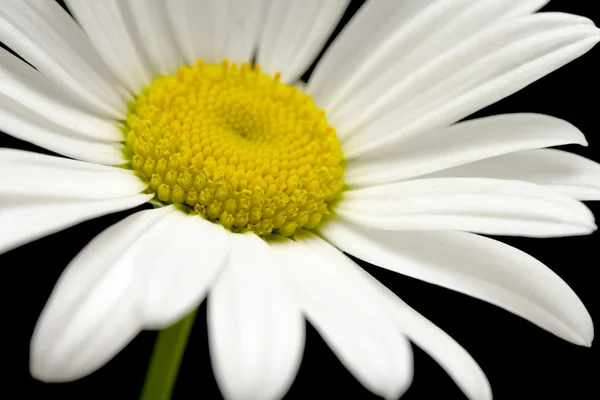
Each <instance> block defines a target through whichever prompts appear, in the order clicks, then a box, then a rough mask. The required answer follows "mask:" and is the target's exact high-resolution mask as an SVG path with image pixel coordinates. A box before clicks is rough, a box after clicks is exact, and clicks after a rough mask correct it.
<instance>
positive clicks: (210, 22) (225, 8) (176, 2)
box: [167, 0, 267, 64]
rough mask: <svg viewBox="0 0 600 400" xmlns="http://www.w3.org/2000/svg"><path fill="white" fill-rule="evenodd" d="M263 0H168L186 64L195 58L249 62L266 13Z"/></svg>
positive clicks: (169, 10)
mask: <svg viewBox="0 0 600 400" xmlns="http://www.w3.org/2000/svg"><path fill="white" fill-rule="evenodd" d="M266 6H267V1H266V0H256V1H247V0H170V1H169V7H167V11H168V13H169V16H170V18H171V22H172V25H173V29H174V32H175V37H176V39H177V42H178V43H179V46H180V48H181V50H182V52H183V56H184V59H185V61H186V62H187V63H188V64H195V63H196V60H197V59H198V58H202V59H203V60H204V62H205V63H209V64H215V63H220V62H221V61H222V60H223V58H225V57H227V58H229V61H235V62H237V63H241V62H250V61H252V56H253V53H254V51H255V50H256V46H257V42H258V39H259V36H260V30H261V28H262V22H263V21H262V20H263V18H264V15H265V13H266Z"/></svg>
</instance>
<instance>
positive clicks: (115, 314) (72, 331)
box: [30, 207, 174, 382]
mask: <svg viewBox="0 0 600 400" xmlns="http://www.w3.org/2000/svg"><path fill="white" fill-rule="evenodd" d="M173 210H174V208H173V207H164V208H162V209H157V210H146V211H142V212H139V213H136V214H133V215H131V216H129V217H128V218H126V219H124V220H122V221H121V222H119V223H117V224H115V225H113V226H111V227H110V228H108V229H106V230H105V231H104V232H102V233H101V234H100V235H98V236H97V237H96V238H94V239H93V240H92V241H91V242H90V243H89V244H88V245H87V246H86V247H85V248H84V249H83V250H82V251H81V252H80V253H79V254H78V255H77V256H76V257H75V258H74V259H73V261H72V262H71V263H70V264H69V265H68V266H67V268H66V269H65V271H64V272H63V274H62V276H61V277H60V279H59V280H58V282H57V284H56V286H55V287H54V290H53V292H52V295H51V296H50V299H49V300H48V303H47V304H46V307H45V308H44V311H43V312H42V315H41V316H40V319H39V321H38V323H37V325H36V328H35V331H34V334H33V338H32V342H31V362H30V369H31V373H32V375H33V376H34V377H35V378H37V379H39V380H42V381H47V382H62V381H69V380H74V379H78V378H81V377H83V376H85V375H88V374H90V373H92V372H94V371H95V370H96V369H98V368H100V367H101V366H102V365H104V364H105V363H106V362H108V361H109V360H110V359H111V358H112V357H114V355H115V354H117V353H118V352H119V351H120V350H121V349H122V348H123V347H125V345H126V344H127V343H128V342H129V341H130V340H131V339H133V338H134V337H135V336H136V335H137V333H138V332H139V331H140V330H141V329H142V328H143V321H142V318H141V313H140V312H139V309H138V307H137V305H138V298H139V293H140V290H139V285H138V281H139V279H137V278H138V271H137V268H138V266H137V265H136V263H135V262H133V257H134V256H135V255H136V253H137V252H138V250H139V245H138V242H139V238H140V237H143V233H144V232H145V231H146V230H147V229H149V228H150V227H151V226H152V225H153V224H154V223H155V222H156V221H157V220H159V219H160V218H162V217H163V216H164V215H165V214H166V213H169V212H171V211H173Z"/></svg>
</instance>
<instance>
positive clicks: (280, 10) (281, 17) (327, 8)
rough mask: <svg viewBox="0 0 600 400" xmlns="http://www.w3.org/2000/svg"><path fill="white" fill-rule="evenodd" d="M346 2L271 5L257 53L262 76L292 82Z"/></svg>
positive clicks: (319, 46) (318, 48)
mask: <svg viewBox="0 0 600 400" xmlns="http://www.w3.org/2000/svg"><path fill="white" fill-rule="evenodd" d="M348 3H349V1H348V0H325V1H323V0H304V1H290V0H287V1H274V2H272V3H271V5H270V7H269V11H268V14H267V20H266V22H265V27H264V30H263V33H262V37H261V40H260V47H259V49H258V63H259V64H261V65H262V66H263V67H264V68H265V71H266V72H270V73H274V72H276V71H281V72H282V78H281V79H282V81H284V82H287V83H289V82H294V81H296V80H297V79H299V78H300V76H301V75H302V73H303V72H304V71H306V69H307V68H308V67H309V66H310V64H311V63H312V62H313V60H314V59H315V58H316V56H317V55H318V54H319V52H320V51H321V49H322V48H323V46H324V45H325V42H326V41H327V39H328V38H329V36H330V35H331V33H332V32H333V30H334V28H335V27H336V25H337V23H338V22H339V20H340V18H341V17H342V14H343V13H344V11H345V10H346V7H347V6H348Z"/></svg>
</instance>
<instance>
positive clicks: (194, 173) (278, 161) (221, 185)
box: [125, 60, 344, 238]
mask: <svg viewBox="0 0 600 400" xmlns="http://www.w3.org/2000/svg"><path fill="white" fill-rule="evenodd" d="M279 77H280V75H279V74H275V76H273V77H272V76H270V75H267V74H265V73H261V72H260V67H259V66H254V67H251V66H250V65H249V64H246V63H244V64H242V65H241V66H239V67H238V66H237V65H236V64H235V63H232V64H230V63H229V62H228V61H227V60H224V61H223V63H222V64H203V63H202V60H199V61H198V63H197V64H196V65H193V66H184V67H181V68H179V70H178V71H177V74H176V75H175V76H161V77H158V78H156V79H155V80H154V81H153V82H152V83H151V84H150V85H149V86H148V87H146V88H145V89H144V90H143V92H142V93H140V94H139V95H138V96H137V97H136V99H135V101H134V102H132V103H131V104H130V108H129V113H128V115H127V119H126V122H125V133H126V145H127V148H128V149H129V151H130V157H131V164H132V168H133V169H134V170H135V171H137V172H138V174H139V175H140V177H141V178H142V179H145V180H147V181H148V182H149V183H150V189H151V190H152V191H154V192H155V193H156V196H155V200H158V201H160V202H162V203H164V204H171V203H176V204H181V205H183V206H184V207H182V208H183V209H184V210H186V211H187V212H189V213H190V214H197V215H199V216H202V217H203V218H206V219H207V220H210V221H213V222H216V223H219V224H221V225H223V226H224V227H225V228H227V229H230V230H232V231H234V232H242V231H246V230H250V231H252V232H254V233H256V234H257V235H259V236H262V237H265V238H266V237H268V236H270V235H271V234H277V235H282V236H291V235H293V234H294V232H296V230H297V229H299V228H307V229H312V228H315V227H317V226H318V225H319V223H320V222H321V219H322V218H323V216H325V215H326V214H328V213H329V212H330V210H329V205H330V204H331V202H332V201H333V200H334V199H335V197H336V196H337V195H338V194H339V192H340V191H341V189H342V187H343V185H344V181H343V174H344V169H343V154H342V151H341V147H340V142H339V140H338V139H337V137H336V134H335V129H333V128H332V127H331V126H329V125H328V123H327V120H326V118H325V113H324V112H323V111H321V110H319V109H318V108H317V107H316V105H315V103H314V102H313V100H312V99H311V97H310V96H309V95H308V94H305V93H302V92H300V91H299V90H298V88H297V87H295V86H290V85H286V84H284V83H282V82H280V80H279Z"/></svg>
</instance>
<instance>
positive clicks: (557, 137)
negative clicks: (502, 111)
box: [344, 114, 587, 186]
mask: <svg viewBox="0 0 600 400" xmlns="http://www.w3.org/2000/svg"><path fill="white" fill-rule="evenodd" d="M571 143H577V144H581V145H584V146H585V145H587V141H586V140H585V137H584V136H583V134H582V133H581V132H580V131H579V129H577V128H576V127H574V126H573V125H571V124H569V123H568V122H566V121H563V120H561V119H558V118H554V117H549V116H546V115H539V114H506V115H497V116H492V117H487V118H481V119H475V120H470V121H466V122H461V123H458V124H456V125H453V126H451V127H449V128H443V129H440V130H438V131H435V132H431V133H429V134H427V135H423V136H420V137H419V138H415V140H412V141H409V142H408V143H406V145H405V146H402V148H401V149H399V151H397V152H395V153H394V154H393V155H392V154H390V155H387V156H386V157H382V158H378V159H377V160H372V161H371V160H364V161H363V160H356V162H354V163H349V165H348V166H347V167H346V169H345V171H344V181H345V182H346V183H347V184H349V185H352V186H371V185H379V184H382V183H390V182H397V181H401V180H405V179H408V178H414V177H417V176H420V175H425V174H428V173H431V172H436V171H441V170H444V169H447V168H451V167H455V166H457V165H462V164H467V163H469V162H473V161H477V160H482V159H485V158H489V157H493V156H497V155H500V154H505V153H511V152H514V151H518V150H525V149H537V148H541V147H549V146H558V145H563V144H571Z"/></svg>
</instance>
